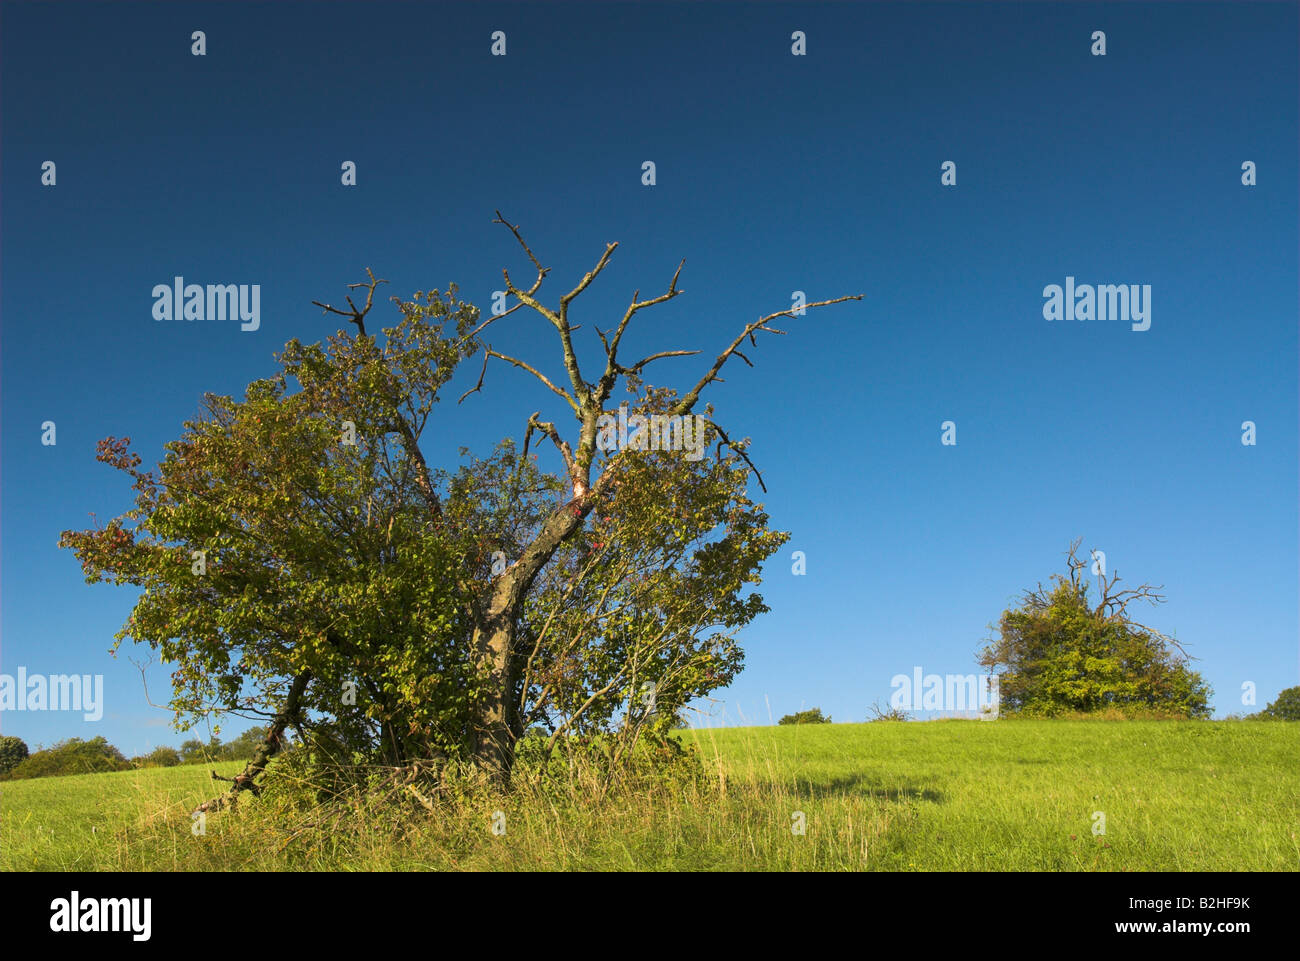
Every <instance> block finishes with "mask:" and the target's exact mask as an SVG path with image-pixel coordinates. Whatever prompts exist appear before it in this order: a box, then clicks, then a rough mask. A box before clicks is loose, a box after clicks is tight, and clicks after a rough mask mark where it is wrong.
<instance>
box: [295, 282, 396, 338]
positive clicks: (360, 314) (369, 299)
mask: <svg viewBox="0 0 1300 961" xmlns="http://www.w3.org/2000/svg"><path fill="white" fill-rule="evenodd" d="M366 275H367V276H368V277H369V278H370V282H369V283H357V284H348V290H359V289H361V288H365V291H366V305H365V306H364V307H361V308H358V307H357V305H356V304H354V303H353V302H352V298H351V297H345V298H344V300H346V301H347V302H348V307H349V308H351V309H349V310H340V309H339V308H337V307H331V306H330V305H329V304H322V303H321V302H320V301H319V300H313V301H312V303H313V304H315V305H316V306H317V307H320V308H321V309H322V310H323V311H325V312H327V313H331V314H338V315H339V316H340V317H346V318H347V319H348V320H349V321H350V322H352V323H354V324H356V325H357V336H358V337H364V336H365V335H366V314H368V313H370V308H371V307H372V306H373V305H374V302H375V288H376V287H378V286H379V285H380V284H386V283H388V281H386V280H382V279H376V278H375V274H374V271H372V270H371V269H370V268H369V267H367V268H366Z"/></svg>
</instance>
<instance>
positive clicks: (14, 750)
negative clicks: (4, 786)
mask: <svg viewBox="0 0 1300 961" xmlns="http://www.w3.org/2000/svg"><path fill="white" fill-rule="evenodd" d="M28 753H29V752H28V750H27V742H26V741H24V740H23V739H22V738H20V737H12V736H10V735H5V736H4V737H0V774H8V773H9V772H10V771H12V770H13V769H14V768H16V767H17V766H18V765H19V764H21V763H22V762H23V761H25V760H26V759H27V755H28Z"/></svg>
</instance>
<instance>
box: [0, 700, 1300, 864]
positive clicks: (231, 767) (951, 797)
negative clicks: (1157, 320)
mask: <svg viewBox="0 0 1300 961" xmlns="http://www.w3.org/2000/svg"><path fill="white" fill-rule="evenodd" d="M681 737H682V740H683V741H684V742H685V743H686V744H689V745H693V746H694V747H695V749H696V752H697V754H698V756H699V762H700V764H699V770H698V772H697V773H696V775H695V776H693V777H688V778H671V779H670V778H665V779H664V780H663V781H662V782H651V783H649V784H641V785H638V786H637V788H636V789H635V790H628V791H623V792H614V793H612V794H610V795H607V796H605V797H603V798H602V797H600V794H599V792H598V791H595V790H592V789H591V786H590V785H588V784H583V783H578V782H579V780H580V779H579V778H578V777H577V776H575V783H573V784H571V785H567V786H566V785H559V786H558V787H556V786H552V787H550V788H548V789H545V790H542V789H539V788H536V787H534V786H531V785H529V784H527V783H525V782H524V779H522V778H521V779H518V780H519V781H520V783H519V784H518V786H517V788H516V790H515V791H514V792H513V793H512V794H511V795H509V796H508V797H499V796H491V795H475V794H462V795H460V796H458V797H456V798H455V799H453V800H446V801H440V802H439V801H435V802H434V803H432V805H430V807H431V810H426V808H425V807H424V806H421V804H416V803H414V802H412V803H409V804H406V805H399V804H394V803H393V802H391V801H388V802H385V803H382V804H379V803H375V802H373V801H372V800H369V799H368V798H367V797H366V796H364V795H358V796H356V797H352V798H350V799H346V800H344V801H342V802H338V803H335V804H332V805H329V806H320V805H316V806H313V805H311V804H307V805H304V804H302V803H300V802H299V803H295V804H288V803H286V802H283V801H277V800H276V799H275V797H274V796H272V795H269V794H268V795H267V796H266V797H264V798H263V799H256V800H255V799H251V798H250V799H248V800H245V801H242V802H241V806H240V808H239V810H238V811H237V812H234V813H227V812H223V813H219V814H215V815H210V816H209V817H208V819H207V822H206V824H205V826H204V829H205V833H203V834H202V835H195V834H194V833H193V832H192V830H191V827H192V822H191V819H190V816H189V811H190V810H191V809H192V808H193V807H194V806H195V805H196V804H197V803H198V802H200V801H202V800H204V799H206V798H208V797H211V796H213V795H214V794H216V793H219V792H220V788H221V787H222V786H223V785H214V784H213V783H212V782H211V781H210V780H209V777H208V771H209V768H208V767H204V766H198V765H194V766H183V767H173V768H155V769H150V770H144V771H128V772H121V773H114V774H95V775H84V776H74V777H59V778H44V779H39V780H29V781H12V782H5V783H0V868H3V869H5V870H33V869H36V870H54V871H63V870H76V871H93V870H144V871H147V870H168V871H171V870H182V871H184V870H321V871H348V870H760V871H761V870H779V871H787V870H810V871H811V870H830V871H971V870H975V871H984V870H991V871H1002V870H1028V871H1207V870H1226V871H1294V870H1297V869H1298V868H1300V840H1298V836H1300V724H1291V723H1283V722H1256V721H1232V722H1209V721H1200V722H1197V721H1183V722H1174V721H1065V720H1058V721H1019V720H999V721H993V722H982V721H943V722H930V723H874V724H834V725H802V726H786V727H753V728H729V729H712V730H694V731H686V732H682V734H681ZM240 767H241V765H240V764H239V763H227V764H224V765H219V766H218V767H217V770H218V772H219V773H221V774H224V775H229V774H231V773H233V772H234V771H236V770H239V769H240ZM494 826H495V827H496V831H494V830H493V829H494Z"/></svg>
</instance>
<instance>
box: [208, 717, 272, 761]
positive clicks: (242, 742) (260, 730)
mask: <svg viewBox="0 0 1300 961" xmlns="http://www.w3.org/2000/svg"><path fill="white" fill-rule="evenodd" d="M270 730H271V729H270V728H269V727H267V726H266V725H264V724H263V725H256V726H254V727H250V728H249V729H248V730H247V731H245V732H244V733H243V734H241V735H239V736H238V737H237V738H235V739H234V740H231V741H227V742H226V743H225V744H222V745H221V746H220V747H221V750H220V754H221V757H222V758H223V759H225V760H227V761H249V760H252V757H253V755H254V754H256V753H257V749H258V747H259V746H260V745H262V744H263V743H264V742H265V741H266V736H267V734H268V733H269V732H270Z"/></svg>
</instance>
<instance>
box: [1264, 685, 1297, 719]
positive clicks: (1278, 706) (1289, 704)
mask: <svg viewBox="0 0 1300 961" xmlns="http://www.w3.org/2000/svg"><path fill="white" fill-rule="evenodd" d="M1259 714H1260V717H1261V718H1268V719H1270V720H1275V721H1300V687H1288V688H1287V689H1286V690H1284V691H1280V692H1278V695H1277V700H1276V701H1274V702H1273V703H1272V704H1270V705H1269V706H1268V707H1266V708H1264V710H1262V711H1260V712H1259Z"/></svg>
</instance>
